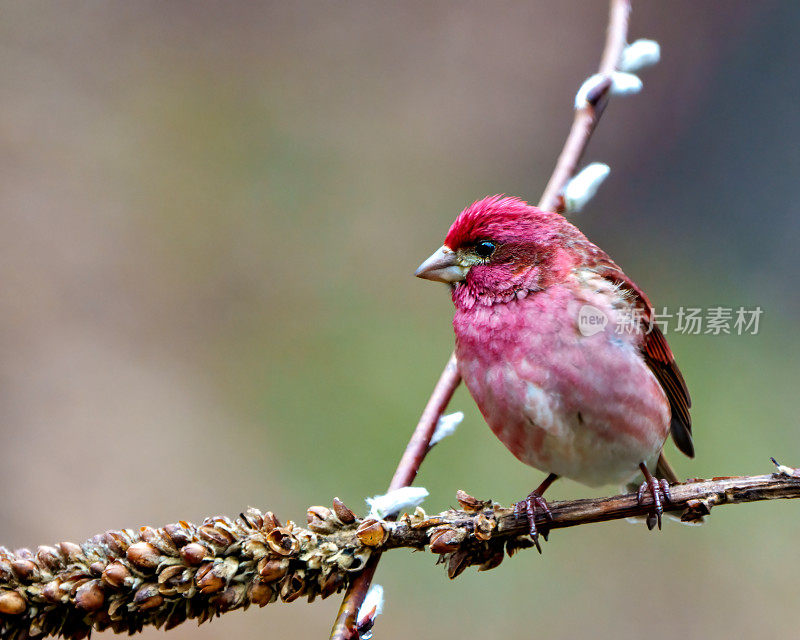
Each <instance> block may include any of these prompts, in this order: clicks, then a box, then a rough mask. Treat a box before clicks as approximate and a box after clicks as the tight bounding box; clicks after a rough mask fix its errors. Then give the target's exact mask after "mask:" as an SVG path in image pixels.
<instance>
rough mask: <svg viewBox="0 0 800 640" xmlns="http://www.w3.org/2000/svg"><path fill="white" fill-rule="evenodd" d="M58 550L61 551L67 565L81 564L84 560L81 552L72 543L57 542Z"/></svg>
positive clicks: (78, 547) (77, 546)
mask: <svg viewBox="0 0 800 640" xmlns="http://www.w3.org/2000/svg"><path fill="white" fill-rule="evenodd" d="M58 548H59V549H60V550H61V553H63V554H64V557H65V558H66V559H67V562H68V563H70V562H81V561H82V560H84V559H85V558H84V557H83V550H82V549H81V548H80V546H79V545H77V544H75V543H74V542H59V543H58Z"/></svg>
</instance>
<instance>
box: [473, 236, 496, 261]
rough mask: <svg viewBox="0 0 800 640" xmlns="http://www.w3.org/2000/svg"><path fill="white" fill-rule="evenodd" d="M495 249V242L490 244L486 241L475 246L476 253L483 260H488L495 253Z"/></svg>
mask: <svg viewBox="0 0 800 640" xmlns="http://www.w3.org/2000/svg"><path fill="white" fill-rule="evenodd" d="M494 249H495V246H494V242H489V241H488V240H484V241H483V242H479V243H478V244H476V245H475V253H476V254H478V256H479V257H481V258H488V257H489V256H490V255H492V254H493V253H494Z"/></svg>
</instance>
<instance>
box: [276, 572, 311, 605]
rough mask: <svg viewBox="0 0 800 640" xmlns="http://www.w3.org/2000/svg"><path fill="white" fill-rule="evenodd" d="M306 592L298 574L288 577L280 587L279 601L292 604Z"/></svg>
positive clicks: (303, 582)
mask: <svg viewBox="0 0 800 640" xmlns="http://www.w3.org/2000/svg"><path fill="white" fill-rule="evenodd" d="M305 591H306V581H305V578H304V577H303V576H301V575H300V574H299V573H294V574H292V575H291V576H289V577H288V578H287V579H286V580H285V581H284V583H283V586H282V587H281V600H283V601H284V602H294V601H295V600H297V599H298V598H299V597H300V596H302V595H303V594H304V593H305Z"/></svg>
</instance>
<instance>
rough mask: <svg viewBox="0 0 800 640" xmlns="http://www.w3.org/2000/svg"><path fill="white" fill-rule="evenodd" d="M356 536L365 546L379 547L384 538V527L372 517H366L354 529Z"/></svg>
mask: <svg viewBox="0 0 800 640" xmlns="http://www.w3.org/2000/svg"><path fill="white" fill-rule="evenodd" d="M356 536H357V537H358V540H359V541H360V542H361V544H363V545H366V546H367V547H379V546H381V545H382V544H383V542H384V540H386V529H384V528H383V525H382V524H381V523H380V522H379V521H378V520H375V519H374V518H367V519H366V520H364V521H363V522H362V523H361V524H360V525H358V528H357V529H356Z"/></svg>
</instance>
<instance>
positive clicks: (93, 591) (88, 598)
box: [75, 580, 105, 611]
mask: <svg viewBox="0 0 800 640" xmlns="http://www.w3.org/2000/svg"><path fill="white" fill-rule="evenodd" d="M104 601H105V594H104V593H103V587H102V585H101V584H100V581H99V580H89V582H84V583H83V584H82V585H81V586H80V587H78V590H77V591H76V592H75V606H77V607H78V608H79V609H83V610H84V611H97V610H98V609H99V608H100V607H102V606H103V602H104Z"/></svg>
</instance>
